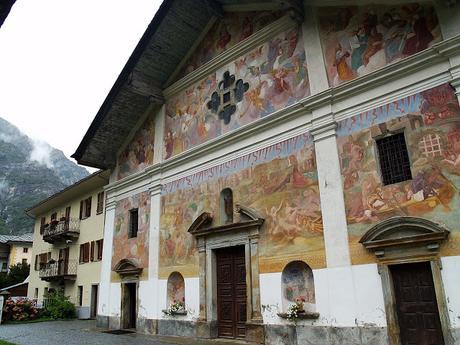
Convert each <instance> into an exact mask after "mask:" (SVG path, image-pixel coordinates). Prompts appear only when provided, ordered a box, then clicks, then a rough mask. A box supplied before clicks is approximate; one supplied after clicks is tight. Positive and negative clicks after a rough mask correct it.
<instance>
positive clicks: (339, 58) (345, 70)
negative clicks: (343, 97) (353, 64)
mask: <svg viewBox="0 0 460 345" xmlns="http://www.w3.org/2000/svg"><path fill="white" fill-rule="evenodd" d="M349 57H350V53H349V52H344V51H343V49H342V46H341V45H340V44H339V45H338V46H337V48H336V50H335V63H334V67H336V68H337V75H338V76H339V78H340V80H342V81H347V80H351V79H353V78H354V74H353V71H352V70H351V69H350V67H349V66H348V62H347V59H348V58H349Z"/></svg>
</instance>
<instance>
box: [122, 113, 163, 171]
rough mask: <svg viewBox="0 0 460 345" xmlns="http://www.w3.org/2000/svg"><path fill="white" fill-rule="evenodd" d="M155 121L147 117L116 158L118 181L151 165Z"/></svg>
mask: <svg viewBox="0 0 460 345" xmlns="http://www.w3.org/2000/svg"><path fill="white" fill-rule="evenodd" d="M154 141H155V120H154V116H153V115H151V116H149V117H148V118H147V119H146V120H145V122H144V124H143V125H142V126H141V128H139V129H138V130H137V132H136V134H134V137H133V139H132V140H131V142H130V143H129V144H128V146H127V147H126V148H125V149H124V150H123V151H122V152H121V153H120V155H119V156H118V175H117V176H118V179H122V178H124V177H126V176H128V175H131V174H133V173H135V172H138V171H141V170H142V169H144V168H145V167H147V166H149V165H152V164H153V154H154V149H153V145H154Z"/></svg>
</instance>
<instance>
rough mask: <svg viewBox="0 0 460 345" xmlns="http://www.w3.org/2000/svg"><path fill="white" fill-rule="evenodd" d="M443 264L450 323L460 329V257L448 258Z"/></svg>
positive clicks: (445, 258)
mask: <svg viewBox="0 0 460 345" xmlns="http://www.w3.org/2000/svg"><path fill="white" fill-rule="evenodd" d="M441 262H442V270H441V275H442V281H443V284H444V292H445V294H446V302H447V310H448V311H449V318H450V323H451V326H452V327H453V328H460V256H446V257H443V258H441Z"/></svg>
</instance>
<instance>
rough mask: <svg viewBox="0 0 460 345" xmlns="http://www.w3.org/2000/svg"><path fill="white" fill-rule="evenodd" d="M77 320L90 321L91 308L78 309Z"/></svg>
mask: <svg viewBox="0 0 460 345" xmlns="http://www.w3.org/2000/svg"><path fill="white" fill-rule="evenodd" d="M76 309H77V318H79V319H89V318H90V317H91V312H90V308H89V307H77V308H76Z"/></svg>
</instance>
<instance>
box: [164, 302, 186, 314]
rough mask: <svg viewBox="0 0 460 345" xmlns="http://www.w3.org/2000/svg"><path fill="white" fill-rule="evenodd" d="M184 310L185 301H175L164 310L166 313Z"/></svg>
mask: <svg viewBox="0 0 460 345" xmlns="http://www.w3.org/2000/svg"><path fill="white" fill-rule="evenodd" d="M183 312H185V303H184V302H183V301H174V302H173V303H171V304H170V305H169V307H168V309H166V310H163V313H165V314H166V315H176V314H177V313H183Z"/></svg>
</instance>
